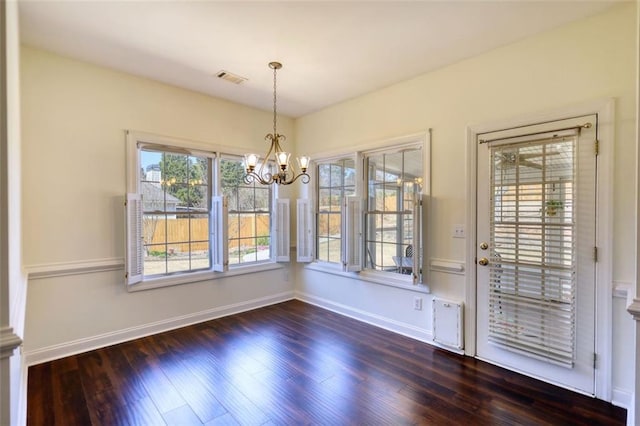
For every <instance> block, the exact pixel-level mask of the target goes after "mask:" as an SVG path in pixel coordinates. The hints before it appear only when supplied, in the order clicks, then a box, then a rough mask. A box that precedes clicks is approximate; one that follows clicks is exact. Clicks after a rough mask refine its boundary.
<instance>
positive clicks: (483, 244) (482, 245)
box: [480, 243, 489, 250]
mask: <svg viewBox="0 0 640 426" xmlns="http://www.w3.org/2000/svg"><path fill="white" fill-rule="evenodd" d="M480 248H481V249H482V250H486V249H488V248H489V244H487V243H482V244H480Z"/></svg>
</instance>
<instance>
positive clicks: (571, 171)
mask: <svg viewBox="0 0 640 426" xmlns="http://www.w3.org/2000/svg"><path fill="white" fill-rule="evenodd" d="M576 138H577V136H576V135H569V136H563V137H560V138H558V137H552V138H546V139H538V140H529V141H526V142H519V143H503V144H495V145H493V146H490V147H489V149H490V150H491V159H492V167H491V169H492V170H491V190H492V192H491V197H492V199H491V223H490V226H491V237H490V238H491V251H490V257H491V263H490V265H491V266H490V274H489V275H490V283H489V341H490V342H491V343H493V344H497V345H500V346H501V347H503V348H505V349H508V350H512V351H516V352H518V353H521V354H524V355H528V356H531V357H534V358H538V359H543V360H546V361H548V362H552V363H555V364H559V365H563V366H567V367H572V366H573V362H574V354H575V318H576V313H575V310H576V307H575V302H576V259H575V236H576V235H575V214H574V213H575V212H574V206H576V205H577V204H576V200H575V196H576V191H575V188H574V186H575V185H574V182H575V163H576V161H575V150H576V146H575V145H576Z"/></svg>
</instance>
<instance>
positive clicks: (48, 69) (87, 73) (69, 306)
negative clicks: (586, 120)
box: [21, 47, 293, 358]
mask: <svg viewBox="0 0 640 426" xmlns="http://www.w3.org/2000/svg"><path fill="white" fill-rule="evenodd" d="M21 53H22V58H21V60H22V62H21V65H22V71H21V78H22V79H21V87H22V125H23V127H22V129H23V144H22V154H23V155H22V158H23V161H22V178H23V188H24V190H23V212H24V215H23V216H24V229H23V234H24V263H25V265H26V267H27V270H28V271H30V272H33V271H43V272H44V276H45V277H44V278H38V279H34V278H30V280H29V299H28V306H27V323H26V333H25V342H24V345H25V353H26V354H27V357H29V356H31V355H33V354H34V353H40V355H38V356H41V357H47V356H53V355H55V354H58V355H59V354H63V353H64V351H65V347H66V348H67V350H81V349H86V348H88V347H91V346H99V345H101V344H105V343H108V342H109V341H113V340H118V339H124V338H130V337H132V336H135V335H136V334H144V333H149V332H155V331H158V330H159V329H162V328H163V327H169V326H175V325H177V324H183V323H185V322H189V321H196V320H202V319H206V318H208V317H213V316H217V315H222V314H224V313H228V312H232V311H234V310H242V309H245V308H250V307H253V306H256V305H260V304H263V303H269V302H271V303H272V301H273V300H280V299H282V298H283V297H284V298H286V297H291V296H292V294H293V293H292V290H293V283H291V282H289V281H288V280H287V277H286V275H285V274H283V273H282V271H278V270H276V271H271V272H261V273H258V274H252V275H242V276H236V277H228V278H224V279H218V280H215V281H204V282H199V283H195V284H188V285H182V286H177V287H170V288H163V289H156V290H151V291H142V292H137V293H135V294H134V293H128V292H127V291H126V289H125V285H124V271H123V270H122V268H121V266H120V267H118V266H117V265H118V264H121V263H122V258H123V257H124V238H123V236H124V221H123V216H124V210H123V204H122V203H123V200H124V193H125V191H126V185H125V129H132V130H138V131H143V132H147V133H155V134H160V135H166V136H173V137H177V138H180V139H188V140H194V141H197V142H199V143H201V144H202V143H204V144H211V145H212V146H214V145H215V146H231V147H233V149H246V150H247V151H249V150H251V151H253V150H258V151H263V150H264V149H266V147H267V146H266V144H265V142H264V135H265V134H266V133H267V132H268V130H269V129H270V128H271V119H272V117H271V113H270V112H269V111H259V110H256V109H252V108H248V107H244V106H240V105H237V104H233V103H230V102H226V101H223V100H219V99H214V98H211V97H208V96H204V95H201V94H197V93H195V92H190V91H187V90H183V89H179V88H176V87H172V86H168V85H166V84H161V83H157V82H153V81H150V80H147V79H144V78H139V77H135V76H132V75H128V74H124V73H120V72H116V71H113V70H109V69H105V68H102V67H98V66H94V65H90V64H87V63H84V62H80V61H76V60H71V59H68V58H64V57H61V56H58V55H54V54H51V53H47V52H44V51H41V50H36V49H33V48H29V47H23V49H22V52H21ZM279 124H280V126H281V128H282V131H283V132H284V133H285V134H291V133H292V132H293V124H292V120H291V119H288V118H286V117H283V118H281V119H280V121H279ZM101 265H109V266H107V267H102V266H101ZM59 269H64V270H65V271H67V272H70V274H63V276H57V273H56V272H55V271H56V270H59ZM96 270H97V272H96ZM41 275H42V274H41ZM71 342H72V343H71ZM70 344H71V346H69V345H70ZM65 345H67V346H65ZM48 349H49V350H50V351H49V352H47V350H48ZM42 351H44V353H43V352H42ZM36 358H37V356H36Z"/></svg>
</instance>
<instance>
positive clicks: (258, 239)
mask: <svg viewBox="0 0 640 426" xmlns="http://www.w3.org/2000/svg"><path fill="white" fill-rule="evenodd" d="M244 174H245V171H244V166H243V165H242V160H241V159H240V158H239V157H222V158H221V159H220V180H221V185H222V194H223V195H224V196H225V197H227V199H228V212H229V213H228V222H229V228H228V229H229V235H228V250H229V264H230V265H238V264H243V263H252V262H258V261H260V260H270V259H271V214H270V212H271V210H272V190H271V189H272V185H266V186H265V185H260V184H256V183H255V182H254V183H250V184H247V183H245V182H244V179H243V176H244Z"/></svg>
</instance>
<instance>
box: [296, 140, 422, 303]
mask: <svg viewBox="0 0 640 426" xmlns="http://www.w3.org/2000/svg"><path fill="white" fill-rule="evenodd" d="M412 146H420V147H421V151H422V152H423V176H422V179H423V184H422V193H421V195H422V197H421V198H422V208H421V209H420V211H421V216H422V221H421V223H420V224H421V229H420V230H416V231H417V232H418V234H419V235H417V236H416V238H415V239H414V241H416V242H418V241H419V242H420V244H421V246H422V263H423V264H422V277H423V279H422V282H416V283H414V282H413V277H412V276H411V275H402V274H396V273H389V272H384V271H375V270H371V269H365V268H363V266H364V253H366V250H365V247H364V239H363V238H362V237H363V232H364V228H363V226H364V220H365V219H364V211H363V212H361V214H360V223H359V224H357V226H356V227H355V228H354V227H351V228H349V227H345V226H344V225H345V223H346V217H345V215H347V211H346V210H347V209H343V219H342V221H343V229H345V228H346V229H345V231H350V232H348V233H346V232H345V235H343V250H342V253H341V254H342V259H343V263H342V264H337V263H329V262H319V261H318V260H317V259H316V255H315V253H314V256H313V261H312V262H310V263H308V264H306V265H305V268H307V269H311V270H316V271H321V272H327V273H331V274H335V275H341V276H346V277H349V278H355V279H360V280H363V281H368V282H372V283H376V284H383V285H388V286H393V287H399V288H405V289H410V290H413V291H419V292H424V293H428V292H429V291H430V290H429V287H428V285H427V282H426V281H427V278H428V276H429V274H428V269H427V268H428V266H427V265H428V262H427V259H428V257H427V255H428V249H427V247H428V239H427V238H426V233H427V229H428V217H429V210H428V207H429V204H430V203H429V196H430V194H431V129H429V130H428V131H427V132H425V133H418V134H412V135H408V136H403V137H398V138H393V139H387V140H384V141H379V142H376V143H371V144H367V145H360V146H355V147H353V148H352V150H350V151H339V152H334V153H330V154H329V155H327V156H326V157H323V158H319V159H317V160H315V161H314V162H313V163H314V166H316V167H317V164H322V163H327V162H331V161H335V160H340V159H344V158H349V157H350V156H353V157H354V158H355V160H356V163H355V164H356V175H357V176H358V178H357V179H356V195H355V196H356V197H358V198H359V199H360V202H359V203H357V204H359V205H360V207H362V206H363V203H364V202H365V199H364V197H365V191H364V186H365V185H366V184H367V182H366V175H365V173H364V171H363V167H364V155H366V154H370V153H374V152H382V151H388V150H397V149H403V148H404V149H406V148H409V147H412ZM316 167H313V168H312V170H314V171H315V168H316ZM315 178H316V179H317V177H315ZM310 189H311V191H309V193H308V194H309V196H308V199H309V203H310V204H311V205H312V206H314V207H313V212H314V213H313V214H311V221H312V222H315V220H316V215H315V202H314V201H315V200H314V198H315V197H317V196H318V194H317V186H314V187H313V188H310ZM345 198H350V197H345ZM345 202H346V200H345ZM354 206H355V204H354ZM299 223H304V221H302V222H299ZM315 226H316V225H315V223H312V224H311V229H315ZM356 228H357V229H356ZM304 232H305V229H302V228H301V227H300V226H299V227H298V235H300V234H301V233H304ZM354 239H357V240H358V243H357V244H358V246H359V247H360V253H355V258H358V257H359V262H360V266H359V267H358V266H356V265H354V264H353V262H348V261H347V260H352V261H353V259H354V256H353V253H351V252H350V253H347V251H348V250H347V249H345V248H344V247H351V248H353V247H354V244H353V242H354ZM316 244H317V236H316V235H313V243H312V245H313V246H314V247H315V245H316ZM414 247H415V245H414ZM305 259H307V258H305ZM347 265H348V267H347ZM358 269H361V270H359V271H358Z"/></svg>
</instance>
